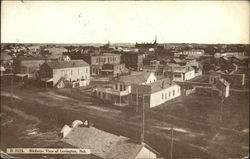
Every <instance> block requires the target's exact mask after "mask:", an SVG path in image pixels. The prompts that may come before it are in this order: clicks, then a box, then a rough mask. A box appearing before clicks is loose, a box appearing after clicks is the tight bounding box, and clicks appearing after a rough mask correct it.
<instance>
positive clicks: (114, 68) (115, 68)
mask: <svg viewBox="0 0 250 159" xmlns="http://www.w3.org/2000/svg"><path fill="white" fill-rule="evenodd" d="M128 73H129V70H128V69H127V68H126V67H125V64H104V65H103V66H102V75H111V76H118V75H122V74H128Z"/></svg>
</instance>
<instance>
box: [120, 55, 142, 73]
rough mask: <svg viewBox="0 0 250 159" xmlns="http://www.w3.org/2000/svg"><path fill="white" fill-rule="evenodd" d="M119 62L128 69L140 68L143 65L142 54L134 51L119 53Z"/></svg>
mask: <svg viewBox="0 0 250 159" xmlns="http://www.w3.org/2000/svg"><path fill="white" fill-rule="evenodd" d="M121 62H122V63H124V64H125V66H126V67H127V68H129V69H133V70H137V71H139V70H141V69H142V66H143V55H142V54H141V53H136V52H126V53H122V55H121Z"/></svg>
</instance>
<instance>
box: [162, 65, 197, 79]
mask: <svg viewBox="0 0 250 159" xmlns="http://www.w3.org/2000/svg"><path fill="white" fill-rule="evenodd" d="M164 69H165V72H164V75H165V76H166V77H169V78H172V79H173V80H174V81H186V80H190V79H192V78H194V77H195V70H194V69H193V68H192V67H191V66H179V65H167V66H166V67H165V68H164Z"/></svg>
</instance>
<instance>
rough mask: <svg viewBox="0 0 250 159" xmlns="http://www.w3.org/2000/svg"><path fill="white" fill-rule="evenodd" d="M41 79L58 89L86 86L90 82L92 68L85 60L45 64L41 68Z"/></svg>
mask: <svg viewBox="0 0 250 159" xmlns="http://www.w3.org/2000/svg"><path fill="white" fill-rule="evenodd" d="M39 77H40V81H41V82H43V83H45V84H46V85H47V84H49V85H50V86H53V87H56V88H63V87H73V88H74V87H81V86H86V85H88V84H89V82H90V66H89V64H88V63H86V62H85V61H83V60H71V61H51V62H45V63H44V64H42V65H41V66H40V71H39Z"/></svg>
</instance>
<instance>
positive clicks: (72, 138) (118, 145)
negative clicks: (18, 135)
mask: <svg viewBox="0 0 250 159" xmlns="http://www.w3.org/2000/svg"><path fill="white" fill-rule="evenodd" d="M62 142H65V143H67V144H69V145H72V146H74V147H76V148H83V149H89V150H90V152H91V153H90V154H87V155H85V156H81V158H91V159H160V154H159V153H158V152H157V151H156V150H154V149H153V148H151V147H150V146H148V145H147V144H145V143H141V142H138V141H134V140H132V139H130V138H127V137H124V136H118V135H114V134H111V133H108V132H106V131H103V130H100V129H97V128H95V127H93V125H91V124H90V122H89V121H87V122H84V124H81V125H78V126H76V127H72V128H71V131H70V132H68V133H67V135H66V136H65V137H63V138H62Z"/></svg>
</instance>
